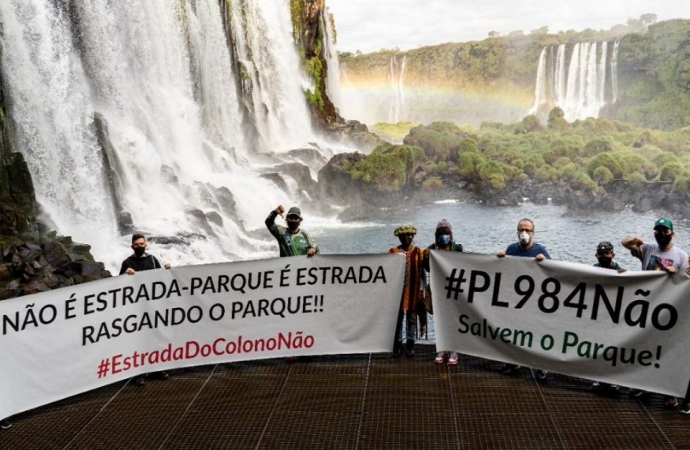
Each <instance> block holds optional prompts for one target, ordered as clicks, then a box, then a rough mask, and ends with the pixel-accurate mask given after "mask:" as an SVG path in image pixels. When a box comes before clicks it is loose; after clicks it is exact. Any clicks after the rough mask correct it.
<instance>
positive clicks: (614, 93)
mask: <svg viewBox="0 0 690 450" xmlns="http://www.w3.org/2000/svg"><path fill="white" fill-rule="evenodd" d="M619 43H620V41H616V42H615V43H614V44H613V54H612V55H611V103H616V100H618V44H619Z"/></svg>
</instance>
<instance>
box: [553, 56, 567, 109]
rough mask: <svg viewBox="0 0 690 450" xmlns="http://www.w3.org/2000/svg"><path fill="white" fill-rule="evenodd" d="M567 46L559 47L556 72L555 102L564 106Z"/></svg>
mask: <svg viewBox="0 0 690 450" xmlns="http://www.w3.org/2000/svg"><path fill="white" fill-rule="evenodd" d="M565 75H566V72H565V44H561V45H559V46H558V51H557V52H556V72H555V86H554V88H555V101H556V104H557V105H562V104H563V103H564V102H565V88H566V86H567V85H566V79H565Z"/></svg>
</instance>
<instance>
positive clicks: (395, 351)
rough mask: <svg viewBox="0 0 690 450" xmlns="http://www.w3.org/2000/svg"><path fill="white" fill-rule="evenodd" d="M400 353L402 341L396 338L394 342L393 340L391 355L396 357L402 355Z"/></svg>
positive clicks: (401, 351)
mask: <svg viewBox="0 0 690 450" xmlns="http://www.w3.org/2000/svg"><path fill="white" fill-rule="evenodd" d="M402 353H403V345H402V342H400V341H399V340H397V339H396V340H395V342H393V357H395V358H397V357H398V356H400V355H402Z"/></svg>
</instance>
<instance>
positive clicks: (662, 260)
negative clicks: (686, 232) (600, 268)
mask: <svg viewBox="0 0 690 450" xmlns="http://www.w3.org/2000/svg"><path fill="white" fill-rule="evenodd" d="M674 235H675V233H674V231H673V222H671V220H670V219H668V218H666V217H661V218H659V219H657V221H656V222H654V240H655V241H656V244H654V243H651V244H646V243H645V242H644V240H643V239H642V237H640V236H634V237H633V236H626V237H624V238H623V240H622V241H621V244H622V245H623V247H625V248H627V249H628V250H630V253H631V254H632V255H633V256H634V257H635V258H638V259H639V260H640V261H641V262H642V270H662V271H665V272H667V273H668V274H669V275H675V274H676V273H686V271H687V270H688V254H687V253H685V252H684V251H683V250H681V249H680V248H678V247H676V246H674V245H673V242H672V241H673V236H674ZM642 394H643V391H641V390H639V389H630V395H632V396H634V397H639V396H640V395H642ZM678 404H679V402H678V399H677V398H676V397H666V406H668V407H669V408H674V407H676V406H678ZM683 409H685V402H684V405H683V408H681V410H683ZM688 413H690V410H689V411H688ZM686 414H687V413H686Z"/></svg>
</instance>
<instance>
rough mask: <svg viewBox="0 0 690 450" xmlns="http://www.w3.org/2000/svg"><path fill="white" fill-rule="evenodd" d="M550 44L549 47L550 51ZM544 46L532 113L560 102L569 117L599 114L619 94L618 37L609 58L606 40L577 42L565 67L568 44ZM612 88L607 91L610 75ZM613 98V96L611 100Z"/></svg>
mask: <svg viewBox="0 0 690 450" xmlns="http://www.w3.org/2000/svg"><path fill="white" fill-rule="evenodd" d="M547 48H548V49H549V50H548V51H547ZM552 50H553V47H545V48H544V49H543V50H542V52H541V54H540V56H539V64H538V68H537V77H536V83H535V88H534V104H533V106H532V108H531V109H530V110H529V112H528V113H529V114H536V113H538V112H541V113H548V111H549V110H550V109H551V108H553V107H555V106H559V107H560V108H561V109H563V112H564V114H565V118H566V120H570V121H572V120H577V119H584V118H586V117H598V116H599V110H600V109H601V108H602V107H603V106H605V105H606V104H607V103H608V102H609V101H611V102H615V99H616V97H617V95H618V82H617V70H618V69H617V65H616V60H617V58H618V41H616V42H615V43H614V49H613V52H611V55H610V59H609V52H608V43H607V42H601V43H596V42H591V43H577V44H574V45H573V47H572V50H571V52H570V62H569V64H568V65H567V69H566V64H565V62H566V52H567V47H566V46H565V45H564V44H561V45H559V46H558V48H557V50H556V56H555V57H554V56H553V51H552ZM609 78H610V79H611V90H610V92H607V86H608V81H607V80H608V79H609ZM609 99H610V100H609Z"/></svg>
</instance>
